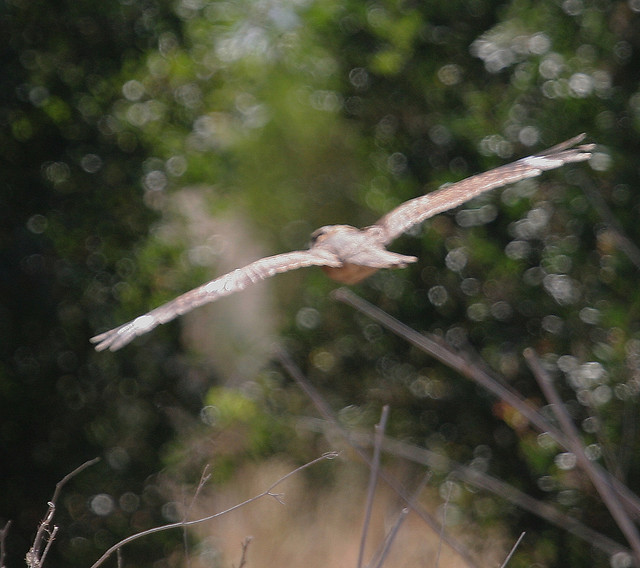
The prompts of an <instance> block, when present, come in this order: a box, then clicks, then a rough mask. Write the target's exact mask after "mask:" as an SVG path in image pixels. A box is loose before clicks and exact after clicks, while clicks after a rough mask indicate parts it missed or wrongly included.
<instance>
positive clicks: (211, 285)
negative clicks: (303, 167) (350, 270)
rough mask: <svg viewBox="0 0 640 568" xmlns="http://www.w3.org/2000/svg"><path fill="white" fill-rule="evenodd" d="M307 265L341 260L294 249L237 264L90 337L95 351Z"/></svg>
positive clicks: (114, 347)
mask: <svg viewBox="0 0 640 568" xmlns="http://www.w3.org/2000/svg"><path fill="white" fill-rule="evenodd" d="M307 266H334V267H339V266H342V262H341V261H340V260H339V259H338V258H337V257H335V255H333V254H332V253H330V252H328V251H326V250H304V251H293V252H288V253H284V254H277V255H275V256H268V257H266V258H261V259H260V260H256V261H255V262H252V263H251V264H248V265H247V266H245V267H244V268H238V269H236V270H234V271H232V272H229V273H228V274H225V275H224V276H220V277H219V278H216V279H215V280H211V282H207V283H206V284H203V285H202V286H199V287H198V288H194V289H193V290H191V291H189V292H186V293H185V294H182V295H181V296H178V297H177V298H175V299H174V300H171V301H170V302H168V303H166V304H163V305H162V306H160V307H158V308H155V309H154V310H151V311H150V312H148V313H146V314H144V315H142V316H139V317H137V318H136V319H134V320H132V321H130V322H128V323H125V324H123V325H121V326H119V327H116V328H114V329H112V330H109V331H106V332H104V333H101V334H100V335H96V336H95V337H92V338H91V342H92V343H95V344H96V350H97V351H104V350H105V349H110V350H111V351H116V350H118V349H120V348H121V347H124V346H125V345H127V344H128V343H129V342H130V341H132V340H133V339H135V338H136V337H137V336H138V335H142V334H143V333H147V332H148V331H151V330H152V329H153V328H155V327H157V326H158V325H160V324H162V323H167V322H168V321H171V320H172V319H174V318H176V317H178V316H180V315H182V314H185V313H187V312H190V311H191V310H193V309H195V308H197V307H198V306H202V305H203V304H208V303H209V302H215V301H216V300H217V299H218V298H222V297H223V296H228V295H229V294H233V293H234V292H239V291H241V290H244V289H245V288H246V287H247V286H250V285H251V284H254V283H256V282H259V281H261V280H265V279H266V278H270V277H271V276H274V275H276V274H279V273H281V272H288V271H289V270H296V269H298V268H304V267H307Z"/></svg>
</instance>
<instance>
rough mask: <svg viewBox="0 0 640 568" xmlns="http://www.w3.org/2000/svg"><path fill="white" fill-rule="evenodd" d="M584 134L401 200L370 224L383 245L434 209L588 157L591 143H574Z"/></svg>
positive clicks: (422, 219)
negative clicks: (407, 199) (423, 193)
mask: <svg viewBox="0 0 640 568" xmlns="http://www.w3.org/2000/svg"><path fill="white" fill-rule="evenodd" d="M584 137H585V134H580V135H578V136H575V137H574V138H571V139H570V140H567V141H566V142H562V143H561V144H558V145H557V146H553V147H552V148H549V149H548V150H545V151H543V152H540V153H539V154H535V155H534V156H529V157H527V158H522V159H520V160H518V161H516V162H512V163H511V164H507V165H505V166H500V167H498V168H495V169H493V170H489V171H488V172H484V173H481V174H478V175H475V176H472V177H470V178H467V179H464V180H462V181H459V182H457V183H453V184H450V185H447V186H445V187H443V188H441V189H438V190H436V191H433V192H431V193H428V194H427V195H422V196H420V197H416V198H415V199H411V200H410V201H405V202H404V203H402V204H401V205H399V206H398V207H396V208H395V209H393V210H392V211H390V212H389V213H387V214H386V215H384V216H383V217H382V218H380V219H379V220H378V222H377V223H376V224H375V225H373V227H372V228H373V229H378V230H377V231H376V233H378V235H380V240H381V243H382V244H385V245H386V244H389V243H390V242H391V241H392V240H393V239H395V238H397V237H399V236H400V235H401V234H402V233H404V232H405V231H406V230H407V229H409V228H410V227H412V226H414V225H417V224H419V223H422V222H423V221H424V220H426V219H428V218H429V217H432V216H434V215H437V214H438V213H442V212H443V211H447V210H448V209H453V208H454V207H457V206H458V205H461V204H462V203H464V202H466V201H468V200H469V199H471V198H473V197H475V196H477V195H479V194H481V193H484V192H485V191H489V190H490V189H494V188H496V187H500V186H503V185H507V184H510V183H514V182H517V181H520V180H522V179H525V178H531V177H536V176H538V175H540V174H541V173H542V172H543V171H545V170H553V169H555V168H559V167H560V166H562V165H564V164H568V163H571V162H582V161H584V160H588V159H589V158H590V157H591V150H593V148H594V146H595V145H594V144H584V145H582V146H576V145H577V144H579V143H580V142H582V140H584Z"/></svg>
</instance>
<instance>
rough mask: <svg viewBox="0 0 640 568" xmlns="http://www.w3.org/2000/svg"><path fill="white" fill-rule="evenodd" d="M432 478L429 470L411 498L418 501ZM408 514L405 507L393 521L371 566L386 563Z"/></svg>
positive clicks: (374, 567) (377, 567) (372, 567)
mask: <svg viewBox="0 0 640 568" xmlns="http://www.w3.org/2000/svg"><path fill="white" fill-rule="evenodd" d="M430 478H431V472H428V473H427V474H426V475H424V476H423V478H422V481H421V482H420V484H419V485H418V487H417V488H416V490H415V491H414V493H413V495H412V496H411V500H412V501H413V502H414V503H415V502H416V501H417V499H418V497H420V494H421V493H422V491H423V489H424V488H425V486H426V485H427V482H428V481H429V479H430ZM408 514H409V508H408V507H403V508H402V510H401V511H400V513H399V514H398V517H397V518H396V521H395V522H394V523H393V526H392V527H391V530H390V531H389V533H388V534H387V536H386V537H385V539H384V541H383V543H382V547H381V548H380V550H379V551H378V552H376V554H375V555H374V557H373V558H372V560H371V562H370V563H369V567H370V568H382V565H383V564H384V561H385V560H386V559H387V556H388V555H389V552H390V550H391V545H392V544H393V541H394V540H395V539H396V536H397V535H398V532H399V531H400V527H401V526H402V523H403V522H404V520H405V519H406V518H407V515H408Z"/></svg>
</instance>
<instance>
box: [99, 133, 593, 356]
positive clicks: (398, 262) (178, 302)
mask: <svg viewBox="0 0 640 568" xmlns="http://www.w3.org/2000/svg"><path fill="white" fill-rule="evenodd" d="M584 138H585V134H580V135H579V136H575V137H574V138H571V139H570V140H567V141H565V142H562V143H561V144H558V145H557V146H553V147H552V148H549V149H548V150H545V151H543V152H540V153H539V154H535V155H533V156H529V157H527V158H521V159H520V160H517V161H515V162H512V163H511V164H507V165H505V166H500V167H498V168H495V169H493V170H489V171H488V172H484V173H481V174H477V175H475V176H472V177H469V178H467V179H464V180H462V181H459V182H457V183H453V184H449V185H446V186H443V187H442V188H440V189H438V190H436V191H433V192H431V193H428V194H426V195H422V196H420V197H416V198H415V199H411V200H409V201H405V202H404V203H402V204H401V205H399V206H398V207H396V208H395V209H393V210H392V211H390V212H389V213H387V214H386V215H384V216H383V217H381V218H380V219H379V220H378V221H377V222H376V223H374V224H373V225H371V226H369V227H365V228H364V229H357V228H356V227H352V226H350V225H327V226H325V227H320V228H319V229H317V230H316V231H314V232H313V233H312V234H311V244H310V246H309V249H308V250H298V251H293V252H287V253H283V254H277V255H275V256H268V257H265V258H261V259H260V260H256V261H255V262H252V263H251V264H248V265H247V266H245V267H244V268H238V269H236V270H234V271H232V272H229V273H228V274H225V275H224V276H220V277H219V278H216V279H215V280H212V281H211V282H208V283H206V284H203V285H202V286H199V287H198V288H194V289H193V290H191V291H189V292H186V293H185V294H182V295H181V296H178V297H177V298H175V299H174V300H171V301H170V302H168V303H166V304H164V305H162V306H160V307H158V308H155V309H154V310H151V311H150V312H148V313H146V314H144V315H142V316H139V317H137V318H136V319H134V320H132V321H130V322H128V323H125V324H123V325H121V326H119V327H116V328H114V329H112V330H110V331H106V332H104V333H101V334H99V335H96V336H95V337H92V338H91V342H92V343H95V344H96V350H98V351H103V350H105V349H110V350H111V351H116V350H118V349H120V348H121V347H123V346H125V345H127V344H128V343H129V342H130V341H132V340H133V339H134V338H135V337H137V336H138V335H142V334H143V333H147V332H148V331H151V330H152V329H153V328H155V327H156V326H158V325H160V324H162V323H167V322H168V321H171V320H172V319H174V318H176V317H178V316H181V315H182V314H185V313H187V312H190V311H191V310H193V309H195V308H197V307H198V306H202V305H203V304H207V303H209V302H214V301H216V300H217V299H219V298H222V297H223V296H228V295H229V294H233V293H235V292H239V291H240V290H244V289H245V288H246V287H247V286H249V285H251V284H255V283H256V282H259V281H261V280H265V279H266V278H270V277H271V276H274V275H275V274H279V273H281V272H288V271H289V270H296V269H298V268H304V267H306V266H320V267H321V268H322V269H323V270H324V271H325V272H326V273H327V275H328V276H329V277H330V278H333V279H334V280H337V281H338V282H342V283H344V284H356V283H357V282H360V281H361V280H364V279H365V278H367V277H368V276H370V275H371V274H373V273H374V272H376V271H377V270H379V269H381V268H404V267H405V266H407V264H410V263H412V262H416V261H417V260H418V259H417V258H416V257H415V256H406V255H402V254H398V253H395V252H390V251H388V250H387V249H386V246H387V245H388V244H389V243H390V242H391V241H393V240H394V239H395V238H397V237H398V236H400V235H401V234H402V233H404V232H405V231H407V230H408V229H409V228H411V227H413V226H414V225H417V224H419V223H422V222H423V221H425V220H426V219H428V218H429V217H433V216H434V215H437V214H438V213H442V212H443V211H447V210H449V209H453V208H454V207H457V206H458V205H461V204H462V203H465V202H466V201H469V200H470V199H471V198H473V197H475V196H477V195H480V194H481V193H484V192H486V191H489V190H490V189H494V188H496V187H501V186H504V185H507V184H510V183H515V182H517V181H520V180H522V179H526V178H532V177H536V176H538V175H540V174H541V173H542V172H543V171H546V170H553V169H555V168H559V167H560V166H563V165H565V164H569V163H572V162H582V161H584V160H588V159H589V158H590V157H591V151H592V150H593V148H594V146H595V145H594V144H583V145H579V144H580V142H582V140H584Z"/></svg>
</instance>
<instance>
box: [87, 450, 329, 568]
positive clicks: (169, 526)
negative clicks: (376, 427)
mask: <svg viewBox="0 0 640 568" xmlns="http://www.w3.org/2000/svg"><path fill="white" fill-rule="evenodd" d="M338 455H339V454H338V452H327V453H326V454H323V455H322V456H320V457H319V458H316V459H314V460H311V461H310V462H308V463H306V464H304V465H301V466H300V467H297V468H296V469H294V470H293V471H290V472H289V473H287V474H286V475H284V476H282V477H281V478H280V479H278V480H277V481H276V482H275V483H272V484H271V485H270V486H269V487H268V488H267V489H265V490H264V491H263V492H262V493H259V494H258V495H255V496H254V497H251V498H249V499H247V500H245V501H242V503H237V504H236V505H234V506H233V507H229V508H228V509H225V510H224V511H220V512H218V513H214V514H213V515H209V516H207V517H202V518H200V519H195V520H193V521H178V522H177V523H170V524H167V525H161V526H158V527H153V528H151V529H147V530H145V531H142V532H139V533H136V534H133V535H131V536H128V537H127V538H124V539H122V540H121V541H120V542H118V543H116V544H114V545H113V546H112V547H111V548H109V549H108V550H107V551H106V552H105V553H104V554H103V555H102V556H101V557H100V558H99V559H98V560H97V561H96V562H94V563H93V564H92V565H91V568H97V567H98V566H100V565H101V564H102V563H103V562H104V561H105V560H106V559H107V558H109V556H111V555H112V554H113V553H114V552H115V551H117V550H119V549H120V548H122V547H123V546H125V545H126V544H129V543H130V542H133V541H134V540H138V539H140V538H143V537H145V536H148V535H151V534H155V533H158V532H163V531H168V530H172V529H177V528H182V527H190V526H193V525H197V524H200V523H204V522H206V521H211V520H213V519H217V518H218V517H221V516H223V515H226V514H228V513H231V512H232V511H235V510H237V509H240V508H241V507H244V506H245V505H249V504H250V503H253V502H255V501H257V500H258V499H262V498H263V497H267V496H269V497H273V498H274V499H276V500H277V501H278V502H280V503H281V502H282V501H280V499H279V497H280V495H279V494H278V493H273V490H274V489H275V488H276V487H277V486H278V485H280V484H281V483H283V482H284V481H286V480H287V479H289V478H290V477H291V476H292V475H295V474H297V473H299V472H300V471H302V470H303V469H306V468H308V467H311V466H313V465H315V464H317V463H318V462H321V461H323V460H330V459H335V458H337V457H338Z"/></svg>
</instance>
